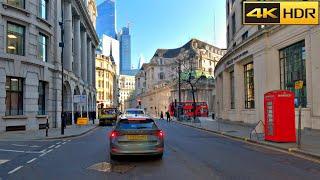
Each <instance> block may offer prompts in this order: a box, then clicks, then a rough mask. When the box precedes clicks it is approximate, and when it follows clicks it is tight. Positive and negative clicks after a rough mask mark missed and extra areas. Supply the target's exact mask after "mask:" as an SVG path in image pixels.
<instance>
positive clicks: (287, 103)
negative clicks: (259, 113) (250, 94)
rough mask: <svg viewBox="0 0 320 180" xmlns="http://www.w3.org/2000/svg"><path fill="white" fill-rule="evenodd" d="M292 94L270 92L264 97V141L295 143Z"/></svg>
mask: <svg viewBox="0 0 320 180" xmlns="http://www.w3.org/2000/svg"><path fill="white" fill-rule="evenodd" d="M294 96H295V95H294V93H293V92H291V91H287V90H277V91H271V92H268V93H266V94H265V95H264V117H265V118H264V121H265V122H264V132H265V140H266V141H274V142H296V128H295V109H294V108H295V107H294Z"/></svg>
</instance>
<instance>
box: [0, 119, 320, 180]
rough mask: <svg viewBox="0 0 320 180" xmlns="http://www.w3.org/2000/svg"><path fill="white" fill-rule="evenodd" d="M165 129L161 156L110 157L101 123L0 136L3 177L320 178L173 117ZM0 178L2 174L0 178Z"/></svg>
mask: <svg viewBox="0 0 320 180" xmlns="http://www.w3.org/2000/svg"><path fill="white" fill-rule="evenodd" d="M159 125H160V127H161V128H162V129H163V130H164V132H165V138H166V142H165V154H164V157H163V159H162V160H158V159H154V158H148V157H140V158H124V159H121V160H118V161H110V159H109V152H108V138H107V134H108V132H109V131H110V128H109V127H101V128H98V129H96V130H95V131H93V132H91V133H90V134H87V135H85V136H82V137H77V138H72V139H67V140H59V141H37V142H34V141H33V142H0V177H1V178H2V179H32V180H34V179H46V180H47V179H54V180H56V179H68V180H69V179H77V180H79V179H139V180H140V179H152V180H156V179H161V180H163V179H184V180H188V179H192V180H193V179H196V180H201V179H210V180H212V179H303V180H307V179H319V177H320V165H319V164H316V163H313V162H311V161H307V160H305V159H300V158H297V157H294V156H291V155H289V154H286V153H282V152H278V151H273V150H269V149H264V148H261V147H257V146H254V145H249V144H246V143H242V142H239V141H234V140H231V139H228V138H224V137H219V136H217V135H214V134H211V133H209V132H205V131H200V130H197V129H194V128H190V127H185V126H182V125H178V124H175V123H171V124H167V123H165V122H160V123H159ZM1 178H0V179H1Z"/></svg>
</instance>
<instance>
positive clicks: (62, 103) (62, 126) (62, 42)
mask: <svg viewBox="0 0 320 180" xmlns="http://www.w3.org/2000/svg"><path fill="white" fill-rule="evenodd" d="M59 26H60V29H61V42H60V43H59V47H61V76H62V78H61V81H62V83H61V134H62V135H64V126H65V118H64V112H63V111H64V102H63V101H64V100H63V84H64V78H63V49H64V40H63V36H64V29H63V8H61V22H59Z"/></svg>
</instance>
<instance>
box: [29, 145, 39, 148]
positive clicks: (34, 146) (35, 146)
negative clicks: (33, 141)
mask: <svg viewBox="0 0 320 180" xmlns="http://www.w3.org/2000/svg"><path fill="white" fill-rule="evenodd" d="M30 147H32V148H38V147H40V146H37V145H33V146H30Z"/></svg>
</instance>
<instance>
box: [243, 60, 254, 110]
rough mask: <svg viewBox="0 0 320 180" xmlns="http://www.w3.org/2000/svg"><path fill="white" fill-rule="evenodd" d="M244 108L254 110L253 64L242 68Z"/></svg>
mask: <svg viewBox="0 0 320 180" xmlns="http://www.w3.org/2000/svg"><path fill="white" fill-rule="evenodd" d="M244 93H245V108H246V109H254V108H255V102H254V70H253V62H251V63H249V64H246V65H245V66H244Z"/></svg>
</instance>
